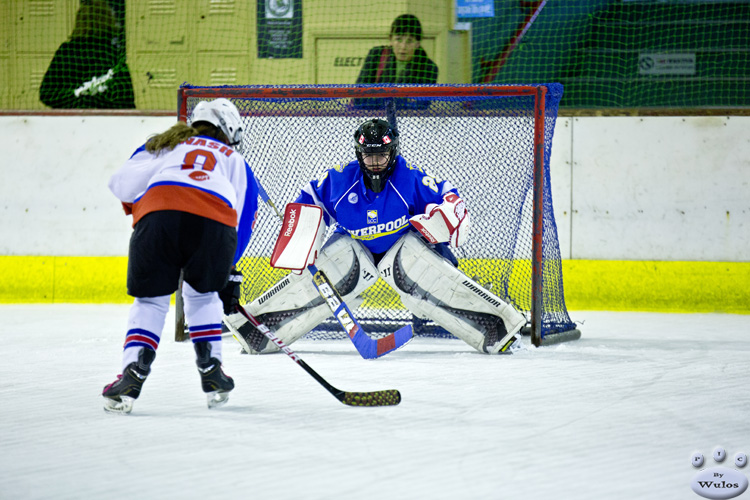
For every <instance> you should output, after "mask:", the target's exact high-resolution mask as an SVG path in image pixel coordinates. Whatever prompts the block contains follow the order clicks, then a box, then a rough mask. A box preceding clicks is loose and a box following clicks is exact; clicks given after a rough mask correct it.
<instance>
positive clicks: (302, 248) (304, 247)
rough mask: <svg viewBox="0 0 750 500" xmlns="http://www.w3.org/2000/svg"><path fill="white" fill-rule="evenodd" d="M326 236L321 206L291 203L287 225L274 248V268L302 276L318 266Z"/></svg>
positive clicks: (285, 214)
mask: <svg viewBox="0 0 750 500" xmlns="http://www.w3.org/2000/svg"><path fill="white" fill-rule="evenodd" d="M325 233H326V224H325V222H323V209H322V208H320V207H319V206H317V205H306V204H304V203H288V204H287V206H286V207H285V209H284V221H283V222H282V224H281V231H280V232H279V237H278V238H277V239H276V245H275V246H274V247H273V254H272V255H271V267H274V268H276V269H290V270H292V272H294V273H295V274H301V273H302V271H304V269H305V268H306V267H307V266H310V265H312V264H315V259H317V258H318V252H320V246H321V245H322V243H323V238H324V236H325Z"/></svg>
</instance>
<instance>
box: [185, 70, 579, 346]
mask: <svg viewBox="0 0 750 500" xmlns="http://www.w3.org/2000/svg"><path fill="white" fill-rule="evenodd" d="M562 91H563V89H562V85H560V84H557V83H553V84H534V85H379V86H376V85H299V86H287V85H283V86H217V87H199V86H191V85H187V84H185V85H183V86H182V87H181V88H180V89H179V91H178V107H179V112H178V113H179V114H178V118H179V119H180V120H182V121H185V120H187V118H188V116H189V115H190V113H191V112H192V110H193V109H194V108H195V106H196V104H197V103H198V102H200V101H202V100H210V99H215V98H218V97H224V98H227V99H230V100H231V101H232V102H234V104H235V105H236V106H237V108H238V109H239V112H240V115H241V116H242V120H243V124H244V127H245V131H244V135H243V140H242V142H243V153H242V154H243V156H244V157H245V159H246V160H247V162H248V164H249V165H250V167H251V168H252V169H253V171H254V172H255V175H256V176H257V178H258V180H259V182H260V184H261V185H262V186H263V188H264V189H265V190H266V191H267V192H268V195H269V196H270V199H271V200H272V201H273V202H274V203H276V204H277V205H278V206H279V207H283V204H285V203H288V202H291V201H294V200H295V199H296V197H297V195H298V194H299V191H300V190H301V188H302V187H303V186H304V185H305V184H306V183H308V182H310V181H311V180H313V179H315V178H317V177H318V176H319V175H320V174H322V173H324V172H325V171H326V170H327V169H328V168H331V167H335V166H341V167H343V166H344V165H346V164H348V163H349V162H350V161H352V160H354V159H355V153H354V142H353V134H354V130H355V129H356V128H357V126H358V125H359V124H360V123H362V122H363V121H364V120H367V119H370V118H384V119H387V120H388V121H389V122H391V124H392V125H393V126H394V127H396V128H397V129H398V130H399V132H400V154H402V156H404V158H405V159H406V161H407V163H408V164H411V166H412V168H423V169H424V170H426V171H427V172H429V173H430V174H431V175H433V176H435V177H436V178H439V179H447V180H449V181H451V183H452V184H453V185H454V186H455V187H456V188H457V189H458V192H459V193H460V194H461V196H462V197H463V198H464V199H465V200H466V203H467V207H468V209H469V212H470V213H471V216H472V234H471V235H470V238H469V242H468V243H467V244H466V245H464V246H463V247H461V248H459V249H457V250H454V254H455V255H456V257H457V259H458V262H459V268H460V269H461V270H462V271H463V272H464V273H465V274H466V275H467V276H469V277H472V278H474V279H475V280H476V281H478V282H479V283H480V284H482V285H483V286H484V287H485V288H488V289H490V290H491V291H492V292H493V293H494V294H496V295H498V296H499V297H501V298H504V299H506V300H508V301H510V302H511V303H512V304H513V305H514V306H515V307H516V308H517V309H519V310H520V311H523V312H524V313H525V314H526V315H527V318H528V319H529V323H530V324H528V325H527V327H526V328H525V329H524V333H527V334H530V335H531V339H532V342H533V343H534V345H536V346H539V345H547V344H553V343H557V342H561V341H567V340H574V339H577V338H579V337H580V331H578V330H577V329H576V328H575V324H574V323H573V322H572V321H571V319H570V317H569V315H568V312H567V310H566V307H565V299H564V294H563V279H562V263H561V257H560V247H559V243H558V237H557V226H556V224H555V218H554V213H553V209H552V197H551V189H550V170H549V161H550V151H551V146H552V136H553V132H554V126H555V121H556V118H557V110H558V106H559V102H560V98H561V97H562ZM280 227H281V221H279V220H278V218H277V217H276V216H275V215H274V212H272V210H271V209H270V208H269V207H268V206H266V205H263V204H261V205H260V207H259V214H258V223H257V224H256V227H255V229H254V232H253V236H252V239H251V241H250V245H249V246H248V248H247V249H246V251H245V254H244V256H243V258H242V259H241V260H240V262H239V263H238V265H237V268H238V270H240V271H241V272H242V273H243V275H244V276H245V281H244V283H243V287H242V298H241V301H242V303H246V302H249V301H251V300H253V299H254V298H256V297H258V296H259V295H260V294H261V293H263V292H264V291H265V290H267V289H268V288H270V287H271V286H272V285H273V284H274V283H276V281H278V280H279V279H280V278H281V277H282V276H283V275H284V274H286V272H288V271H280V270H277V269H273V268H271V267H270V265H269V259H270V256H271V252H272V250H273V246H274V243H275V240H276V236H277V235H278V230H279V228H280ZM331 229H332V228H329V234H330V231H331ZM179 295H180V294H179V293H178V294H177V300H176V302H177V315H176V332H175V338H176V339H177V340H184V339H186V337H187V335H186V333H185V331H186V326H185V321H184V314H183V311H182V308H181V298H180V297H179ZM362 298H363V299H364V301H363V303H362V304H361V305H360V306H359V307H357V308H356V309H354V314H355V316H356V317H357V318H358V320H359V321H360V323H362V325H363V327H364V328H365V330H366V331H367V332H368V333H369V334H371V335H373V336H375V337H377V336H382V335H385V334H387V333H389V332H392V331H395V330H396V329H397V328H399V327H400V326H403V325H404V324H407V323H408V322H412V323H413V325H414V331H415V334H416V335H432V336H439V335H449V334H448V333H447V332H445V330H442V329H441V328H439V327H437V326H436V325H434V324H432V323H431V322H430V321H423V320H420V319H418V318H415V317H413V316H412V315H411V313H410V312H409V311H408V310H406V309H405V308H404V306H403V305H402V304H401V301H400V299H399V298H398V295H397V294H396V293H395V292H394V291H393V290H391V289H390V288H389V287H388V286H387V285H386V284H385V282H384V281H383V280H382V279H378V281H377V283H376V284H375V285H374V286H373V287H371V288H370V289H368V290H366V291H365V292H364V293H363V294H362ZM308 336H313V337H315V338H329V337H341V338H343V337H342V334H341V333H340V332H339V329H338V325H336V324H335V321H327V322H324V323H323V324H322V325H320V326H319V327H318V328H316V329H315V330H313V332H311V333H310V334H308Z"/></svg>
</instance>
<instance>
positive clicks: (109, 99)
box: [39, 0, 135, 109]
mask: <svg viewBox="0 0 750 500" xmlns="http://www.w3.org/2000/svg"><path fill="white" fill-rule="evenodd" d="M120 31H121V30H120V29H118V26H117V22H116V20H115V16H114V13H113V12H112V9H111V8H110V6H109V5H108V4H107V2H106V1H105V0H82V1H81V7H80V8H79V9H78V13H77V14H76V22H75V26H74V28H73V33H72V34H71V35H70V40H68V41H66V42H64V43H63V44H62V45H61V46H60V48H59V49H57V52H55V56H54V57H53V58H52V62H51V63H50V65H49V68H47V72H46V74H45V75H44V79H43V80H42V85H41V88H40V89H39V98H40V100H41V101H42V102H43V103H44V104H46V105H47V106H49V107H51V108H99V109H124V108H135V98H134V95H133V83H132V82H131V79H130V71H129V70H128V66H127V64H126V62H125V50H123V47H122V43H123V41H122V39H121V37H120V36H119V34H120Z"/></svg>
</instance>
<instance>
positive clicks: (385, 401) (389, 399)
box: [236, 305, 401, 406]
mask: <svg viewBox="0 0 750 500" xmlns="http://www.w3.org/2000/svg"><path fill="white" fill-rule="evenodd" d="M236 309H237V311H238V312H239V313H240V314H242V315H243V316H244V317H245V318H246V319H247V320H248V321H249V322H250V324H251V325H253V326H254V327H255V329H256V330H258V331H259V332H261V333H262V334H263V335H265V336H266V338H268V340H270V341H271V342H273V343H274V344H275V345H276V346H277V347H278V348H279V349H281V350H282V351H284V353H286V355H287V356H289V357H290V358H292V360H294V362H295V363H297V364H298V365H300V366H301V367H302V369H304V370H305V371H306V372H307V373H309V374H310V376H312V378H314V379H315V380H317V381H318V383H319V384H320V385H322V386H323V387H325V388H326V390H327V391H328V392H330V393H331V394H333V397H335V398H336V399H338V400H339V401H341V402H342V403H344V404H345V405H348V406H394V405H397V404H399V403H400V402H401V393H400V392H398V390H396V389H387V390H384V391H374V392H346V391H342V390H340V389H336V388H335V387H334V386H332V385H331V384H329V383H328V382H327V381H326V379H324V378H323V377H321V376H320V375H318V373H317V372H316V371H315V370H313V369H312V368H310V365H308V364H307V363H305V361H304V360H303V359H302V358H300V357H299V356H297V355H296V354H295V353H294V351H292V350H291V349H290V348H289V346H287V345H286V344H285V343H284V342H283V341H282V340H281V339H280V338H278V337H277V336H276V335H274V334H273V332H271V330H269V329H268V327H267V326H266V325H264V324H263V323H261V322H259V321H258V320H257V319H255V318H254V317H253V316H252V315H251V314H250V313H248V312H247V311H246V310H245V308H244V307H242V306H240V305H237V306H236Z"/></svg>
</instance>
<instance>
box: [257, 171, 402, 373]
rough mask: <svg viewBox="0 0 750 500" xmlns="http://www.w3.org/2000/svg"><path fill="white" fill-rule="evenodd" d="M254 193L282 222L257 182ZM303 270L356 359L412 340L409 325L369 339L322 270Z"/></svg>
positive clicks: (395, 347) (378, 355)
mask: <svg viewBox="0 0 750 500" xmlns="http://www.w3.org/2000/svg"><path fill="white" fill-rule="evenodd" d="M258 191H259V194H260V197H261V199H262V200H263V201H264V202H265V203H266V204H268V205H270V206H271V208H272V209H273V211H274V212H275V213H276V216H277V217H278V218H279V219H281V220H282V221H283V220H284V218H283V217H282V216H281V213H280V212H279V209H278V208H276V205H275V204H274V203H273V201H272V200H271V198H270V197H269V196H268V193H266V191H265V189H263V186H262V185H261V184H260V182H258ZM307 270H308V271H310V274H311V275H312V280H313V284H314V285H315V288H316V289H317V290H318V293H319V294H320V296H321V297H322V298H323V300H324V301H325V303H326V305H328V308H329V309H330V310H331V312H332V313H333V315H334V317H335V318H336V321H338V323H339V325H341V328H343V329H344V332H346V335H347V337H349V339H350V340H351V341H352V343H353V344H354V347H355V348H356V349H357V352H359V354H360V356H362V357H363V358H364V359H374V358H379V357H380V356H383V355H385V354H388V353H389V352H391V351H395V350H396V349H398V348H399V347H402V346H404V345H405V344H407V343H408V342H409V341H410V340H411V339H412V337H413V336H414V333H413V332H412V328H411V325H406V326H404V327H401V328H399V329H398V330H397V331H395V332H394V333H389V334H388V335H386V336H385V337H381V338H379V339H374V338H372V337H370V336H369V335H368V334H367V332H366V331H365V329H364V328H362V325H360V324H359V321H357V318H355V317H354V314H352V311H351V309H349V306H347V305H346V302H344V299H343V298H342V297H341V294H339V292H338V290H336V287H335V286H334V285H333V283H331V280H329V279H328V276H327V275H326V274H325V273H324V272H323V270H322V269H318V268H317V267H315V265H314V264H311V265H309V266H307Z"/></svg>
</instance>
